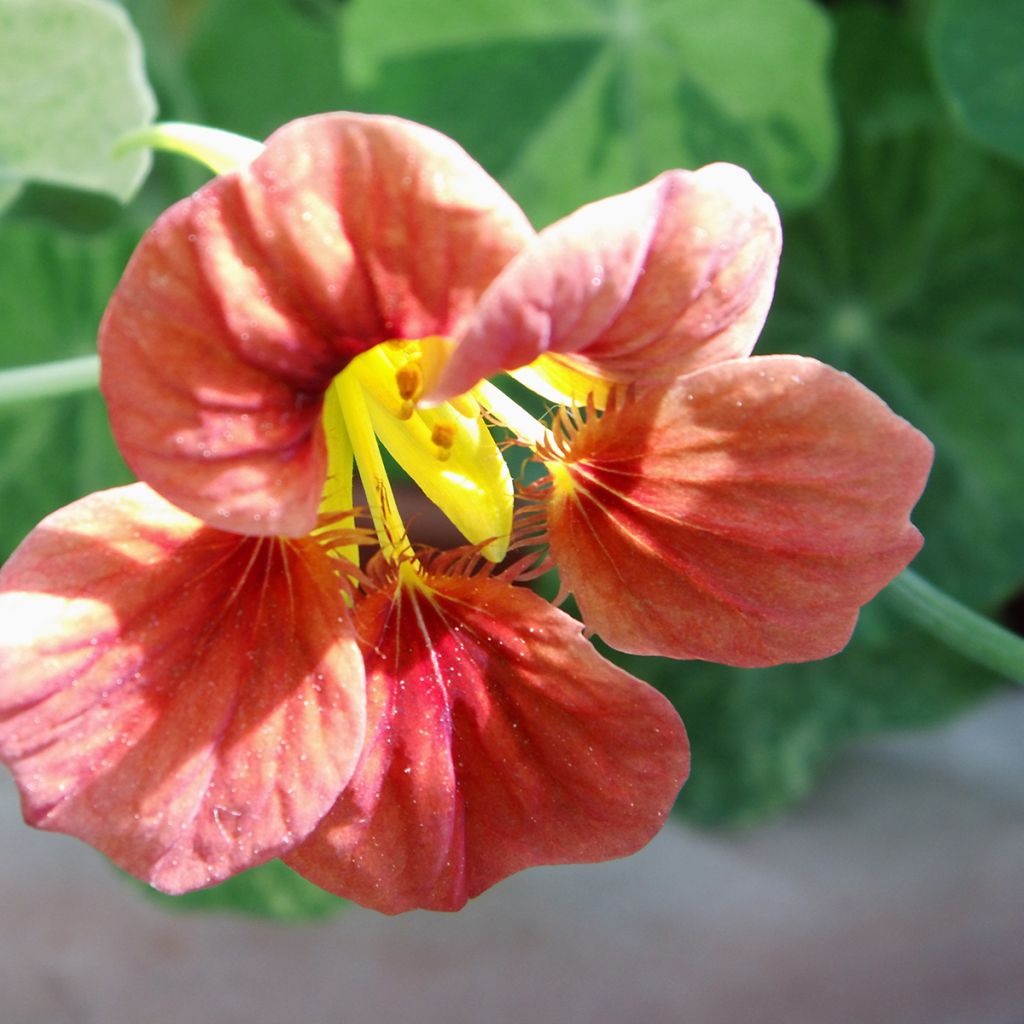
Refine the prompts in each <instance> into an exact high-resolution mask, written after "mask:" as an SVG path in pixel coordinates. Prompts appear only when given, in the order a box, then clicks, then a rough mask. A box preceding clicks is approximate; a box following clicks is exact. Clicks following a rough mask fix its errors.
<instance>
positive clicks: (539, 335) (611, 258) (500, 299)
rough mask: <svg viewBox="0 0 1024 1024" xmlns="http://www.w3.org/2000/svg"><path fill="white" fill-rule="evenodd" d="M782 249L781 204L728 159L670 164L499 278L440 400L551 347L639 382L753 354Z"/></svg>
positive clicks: (574, 220) (533, 249)
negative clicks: (697, 165)
mask: <svg viewBox="0 0 1024 1024" xmlns="http://www.w3.org/2000/svg"><path fill="white" fill-rule="evenodd" d="M780 248H781V231H780V227H779V218H778V214H777V212H776V210H775V206H774V204H773V203H772V201H771V200H770V199H769V198H768V196H766V195H765V194H764V192H762V191H761V190H760V189H759V188H758V187H757V185H755V184H754V182H753V181H752V180H751V178H750V176H749V175H748V174H747V173H746V171H743V170H741V169H740V168H739V167H734V166H732V165H731V164H711V165H710V166H708V167H704V168H702V169H701V170H699V171H668V172H666V173H665V174H662V175H661V176H659V177H658V178H656V179H654V181H652V182H650V183H649V184H647V185H644V186H643V187H641V188H638V189H635V190H634V191H632V192H627V193H624V194H622V195H618V196H612V197H610V198H608V199H602V200H600V201H598V202H596V203H592V204H590V205H589V206H584V207H583V208H581V209H580V210H577V211H576V212H575V213H573V214H570V215H569V216H568V217H566V218H565V219H564V220H561V221H559V222H558V223H557V224H553V225H552V226H551V227H549V228H547V229H545V230H544V231H542V232H541V234H540V235H539V236H538V238H537V239H536V241H534V242H533V243H532V244H531V245H530V246H529V247H527V248H526V249H524V250H523V252H522V253H520V255H519V256H518V257H517V258H516V259H515V260H514V261H513V262H512V263H510V264H509V266H508V267H507V268H506V269H505V270H504V271H503V272H502V274H501V276H500V277H499V278H498V279H497V280H496V281H495V282H494V284H493V285H492V286H491V287H490V289H489V290H488V291H487V293H486V294H485V295H484V297H483V299H482V300H481V303H480V307H479V309H478V311H477V313H476V315H475V316H474V318H473V319H472V320H471V321H470V322H469V324H468V326H467V327H466V329H465V331H464V332H463V334H462V335H460V336H459V338H458V341H459V346H458V350H457V355H456V356H455V357H454V358H453V359H452V360H451V362H450V363H449V365H448V368H447V369H446V371H445V373H444V374H443V375H442V377H441V379H440V381H439V382H438V385H437V387H436V388H435V389H434V391H433V392H432V397H433V398H444V397H447V396H448V395H451V394H458V393H460V392H461V391H464V390H466V389H467V388H468V387H471V386H472V385H473V384H475V383H476V382H477V380H479V379H480V378H482V377H489V376H492V375H493V374H495V373H497V372H499V371H501V370H512V369H516V368H518V367H521V366H526V365H528V364H530V363H532V362H533V361H534V360H535V359H537V358H538V357H540V356H543V355H545V354H559V355H561V356H562V357H564V358H565V359H566V361H567V362H569V363H576V364H577V365H578V367H579V368H580V369H581V370H583V371H585V372H588V373H591V374H594V375H596V376H598V377H601V378H604V379H606V380H609V381H614V382H619V383H625V382H633V383H640V384H647V383H653V384H664V383H666V382H667V381H668V380H670V379H671V378H672V377H673V376H675V375H677V374H679V373H683V372H688V371H692V370H695V369H698V368H700V367H703V366H710V365H712V364H714V363H717V362H721V361H723V360H727V359H734V358H737V357H741V356H746V355H748V354H749V353H750V351H751V349H752V348H753V346H754V342H755V341H756V340H757V336H758V333H759V332H760V330H761V327H762V325H763V323H764V319H765V316H766V315H767V312H768V306H769V305H770V303H771V298H772V293H773V290H774V286H775V272H776V267H777V265H778V260H779V252H780Z"/></svg>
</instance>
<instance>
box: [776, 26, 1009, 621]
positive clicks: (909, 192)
mask: <svg viewBox="0 0 1024 1024" xmlns="http://www.w3.org/2000/svg"><path fill="white" fill-rule="evenodd" d="M838 24H839V27H840V47H839V52H838V54H837V62H836V68H837V80H838V82H839V85H840V89H839V92H840V94H841V95H844V96H847V97H853V96H859V97H860V100H859V101H858V102H856V103H850V102H848V103H847V104H846V113H847V123H848V126H849V144H848V146H847V155H846V159H845V161H844V164H843V167H842V170H841V173H840V174H839V176H838V177H837V179H836V182H835V184H834V186H833V188H832V189H831V190H830V192H829V193H828V194H827V195H826V197H825V198H824V200H823V201H822V203H821V204H819V206H818V207H816V208H815V209H814V210H813V211H808V212H807V213H805V214H803V215H800V216H797V217H792V218H789V219H787V221H786V223H785V231H784V236H785V239H786V241H785V245H784V249H783V254H782V263H781V267H780V279H779V288H778V293H777V298H776V302H775V305H774V307H773V310H772V313H771V314H770V316H769V319H768V324H767V327H766V331H765V336H764V338H763V339H762V343H761V344H760V345H759V348H760V349H761V350H762V351H771V350H775V351H778V350H786V351H797V352H800V353H802V354H806V355H816V356H818V357H819V358H821V359H823V360H825V361H826V362H830V363H832V364H833V365H836V366H839V367H840V368H842V369H847V370H849V371H850V372H851V373H853V374H854V376H857V377H858V378H860V379H861V380H863V381H864V382H865V383H866V384H868V385H869V386H870V387H872V388H873V389H874V390H876V391H878V392H879V393H880V394H881V395H882V396H883V397H884V398H885V399H886V400H887V401H888V402H889V403H890V404H891V405H892V406H893V407H894V408H895V409H896V411H897V412H899V413H901V414H902V415H904V416H906V417H907V418H908V419H910V420H911V421H912V422H913V423H915V424H916V425H917V426H918V427H920V428H921V429H922V430H923V431H924V432H925V433H926V434H928V435H929V437H931V439H932V440H933V442H934V443H935V445H936V464H935V469H934V471H933V473H932V477H931V480H930V483H929V486H928V489H927V491H926V493H925V497H924V500H923V501H922V503H921V505H920V506H919V508H918V511H917V513H916V514H915V520H916V521H917V523H918V524H919V526H920V527H921V529H922V530H923V532H924V534H925V537H926V545H925V549H924V552H923V553H922V555H921V557H920V559H919V561H918V563H917V564H916V567H917V568H919V570H920V571H921V573H922V575H924V576H925V577H927V578H928V579H930V580H932V581H933V582H934V583H936V584H938V585H939V586H941V587H942V588H944V589H947V590H949V591H950V592H951V593H952V594H953V595H954V596H956V597H957V598H959V599H960V600H962V601H964V602H965V603H967V604H969V605H972V606H973V607H975V608H977V609H980V610H982V611H984V612H987V613H989V614H994V613H995V612H996V611H997V609H998V607H999V605H1000V604H1001V603H1002V602H1003V601H1005V600H1006V599H1007V597H1008V596H1009V595H1010V594H1011V593H1013V592H1014V591H1015V590H1016V589H1017V588H1019V587H1020V586H1021V585H1022V584H1024V476H1022V475H1021V471H1020V467H1021V466H1022V465H1024V424H1022V409H1021V402H1020V396H1021V395H1024V344H1022V339H1024V307H1022V306H1021V303H1020V296H1021V295H1022V294H1024V204H1022V203H1021V201H1020V197H1021V195H1022V194H1024V173H1022V172H1021V170H1020V169H1018V168H1015V167H1013V166H1011V165H1009V164H1007V163H1005V162H1003V161H998V160H994V159H992V158H989V157H987V156H986V155H985V154H984V153H981V152H979V151H978V150H977V148H976V147H974V146H971V145H970V144H969V143H967V142H966V141H964V140H962V139H961V138H960V137H959V136H958V135H957V134H956V133H954V132H952V131H951V130H950V127H949V125H948V123H947V122H946V121H944V120H943V118H942V116H941V113H940V108H939V106H938V105H937V104H934V103H933V104H931V105H929V104H927V103H925V102H923V101H922V96H923V94H924V92H925V90H927V88H928V86H927V70H926V65H925V62H924V60H923V49H922V43H921V41H920V39H918V38H916V37H915V36H913V35H912V34H911V33H910V32H909V31H908V30H907V29H906V28H905V26H904V25H903V23H902V22H900V21H899V20H898V19H897V18H895V17H894V16H892V15H888V14H885V13H884V12H882V11H879V10H877V9H871V8H853V9H847V10H840V12H839V17H838ZM896 68H898V69H899V72H898V77H897V78H896V79H895V80H893V81H892V82H890V86H889V90H888V92H889V94H890V95H891V94H892V93H893V92H896V91H897V90H898V91H899V92H900V93H901V95H903V96H904V98H905V100H906V102H904V104H903V109H904V110H907V109H916V110H917V112H918V116H916V117H915V118H911V119H904V120H902V121H896V122H891V121H890V122H888V123H887V122H886V120H885V118H884V116H882V113H881V112H882V111H883V109H884V107H885V105H884V104H883V103H881V102H879V99H880V97H881V96H883V95H884V94H886V92H887V90H886V86H885V82H886V75H887V74H888V69H896ZM909 68H918V69H919V70H920V76H921V77H920V79H919V80H918V81H917V82H916V84H912V83H911V82H909V81H908V78H907V69H909ZM872 76H873V77H874V78H875V80H876V83H877V84H876V86H875V87H874V89H873V90H872V95H867V94H865V93H864V92H863V89H862V87H861V86H860V85H859V83H862V82H863V80H864V79H865V78H866V77H872ZM858 90H860V91H858ZM915 97H916V98H915ZM892 108H893V104H892V102H891V101H889V102H888V109H890V110H891V109H892ZM886 125H887V126H886Z"/></svg>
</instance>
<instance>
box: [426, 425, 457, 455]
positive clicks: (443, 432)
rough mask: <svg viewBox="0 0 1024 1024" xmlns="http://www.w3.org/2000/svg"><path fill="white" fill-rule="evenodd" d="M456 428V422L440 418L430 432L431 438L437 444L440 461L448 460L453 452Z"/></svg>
mask: <svg viewBox="0 0 1024 1024" xmlns="http://www.w3.org/2000/svg"><path fill="white" fill-rule="evenodd" d="M455 429H456V428H455V424H454V423H449V422H447V421H445V420H439V421H438V422H437V423H435V424H434V429H433V430H432V431H431V432H430V440H431V441H432V442H433V443H434V444H435V445H436V446H437V452H436V454H437V458H438V461H440V462H447V461H448V458H449V456H450V455H451V453H452V446H453V445H454V444H455Z"/></svg>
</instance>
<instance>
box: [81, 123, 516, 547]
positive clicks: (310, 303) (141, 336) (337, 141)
mask: <svg viewBox="0 0 1024 1024" xmlns="http://www.w3.org/2000/svg"><path fill="white" fill-rule="evenodd" d="M532 236H533V230H532V229H531V228H530V226H529V224H528V222H527V221H526V218H525V216H524V215H523V213H522V212H521V211H520V210H519V208H518V207H517V206H516V205H515V203H514V202H513V201H512V200H511V199H510V198H509V197H508V196H507V195H506V194H505V193H504V192H503V191H502V189H501V188H500V187H499V186H498V185H497V184H496V183H495V182H494V181H493V180H492V179H491V178H490V177H489V176H488V175H487V174H486V172H484V170H483V169H482V168H481V167H480V166H479V165H478V164H477V163H475V162H474V161H473V160H472V159H471V158H470V157H469V156H468V155H467V154H466V153H465V152H464V151H463V150H462V149H461V148H460V147H459V146H457V145H456V144H455V143H454V142H452V141H451V140H450V139H447V138H446V137H444V136H443V135H440V134H438V133H437V132H434V131H432V130H430V129H429V128H424V127H422V126H420V125H415V124H412V123H410V122H407V121H402V120H399V119H397V118H387V117H370V116H364V115H357V114H324V115H319V116H316V117H311V118H306V119H304V120H300V121H296V122H293V123H292V124H290V125H287V126H285V127H284V128H282V129H281V130H280V131H279V132H277V133H276V134H275V135H273V136H271V138H270V139H269V140H268V142H267V145H266V148H265V149H264V151H263V153H262V154H261V155H260V156H259V157H258V158H257V159H256V160H255V161H254V162H253V163H252V164H251V165H250V166H249V167H247V168H245V169H243V170H240V171H238V172H237V173H233V174H228V175H224V176H222V177H219V178H216V179H215V180H214V181H212V182H210V183H209V184H208V185H206V186H205V187H204V188H202V189H200V190H199V192H197V193H196V194H195V195H193V196H191V197H190V198H188V199H185V200H183V201H182V202H180V203H178V204H177V205H176V206H174V207H172V208H171V209H170V210H168V211H167V212H166V213H165V214H164V215H163V216H162V217H161V218H160V219H159V220H158V221H157V222H156V224H155V225H154V226H153V228H152V229H151V230H150V231H149V232H148V233H147V235H146V236H145V237H144V238H143V240H142V242H141V243H140V245H139V247H138V249H137V250H136V252H135V254H134V256H133V257H132V259H131V261H130V263H129V265H128V268H127V270H126V271H125V274H124V276H123V278H122V280H121V282H120V284H119V285H118V287H117V289H116V291H115V293H114V295H113V298H112V299H111V302H110V305H109V306H108V308H107V312H106V315H105V317H104V320H103V324H102V326H101V329H100V355H101V359H102V388H103V392H104V395H105V396H106V398H107V402H108V405H109V407H110V414H111V421H112V424H113V429H114V434H115V437H116V438H117V442H118V444H119V446H120V448H121V451H122V452H123V454H124V456H125V459H126V460H127V462H128V463H129V465H130V466H131V467H132V468H133V469H134V470H135V472H136V473H137V474H138V475H139V476H140V477H141V478H142V479H144V480H145V481H146V482H147V483H149V484H150V485H152V486H153V487H154V488H155V489H156V490H158V491H159V492H160V493H162V494H163V495H164V496H165V497H167V498H168V499H170V500H172V501H174V502H175V503H176V504H178V505H180V506H181V507H182V508H184V509H186V510H187V511H189V512H191V513H193V514H194V515H197V516H199V517H200V518H202V519H204V520H206V521H207V522H209V523H211V524H212V525H215V526H217V527H220V528H223V529H226V530H232V531H236V532H240V533H249V534H262V535H281V534H285V535H294V536H301V535H303V534H305V533H307V532H309V530H310V529H312V527H313V524H314V522H315V519H316V511H317V504H318V502H319V499H320V493H321V490H322V488H323V484H324V477H325V472H326V470H325V455H324V442H323V437H322V429H321V425H320V412H321V400H322V396H323V393H324V391H325V389H326V388H327V386H328V384H329V383H330V382H331V380H332V379H333V377H334V375H335V374H337V373H338V372H339V371H340V370H341V369H342V368H344V366H345V365H346V364H347V363H348V361H349V360H350V359H351V358H352V357H353V356H354V355H356V354H358V353H359V352H362V351H364V350H365V349H367V348H369V347H370V346H372V345H375V344H377V343H379V342H381V341H384V340H386V339H389V338H421V337H424V336H427V335H448V334H453V333H454V332H456V331H458V330H460V329H461V324H462V323H463V321H464V320H465V318H466V316H467V314H468V312H469V311H470V310H471V309H472V308H473V307H474V305H475V304H476V302H477V299H478V298H479V296H480V295H481V293H482V292H483V291H484V289H485V288H486V287H487V286H488V285H489V284H490V282H491V281H492V280H493V278H494V277H495V276H496V275H497V273H498V272H499V271H500V270H501V268H502V267H503V266H504V265H505V264H506V263H507V262H508V260H509V259H510V258H511V257H512V256H513V255H514V254H515V253H516V252H517V251H518V250H519V249H520V248H521V247H522V246H523V245H524V244H525V243H526V242H527V241H528V240H529V239H530V238H531V237H532Z"/></svg>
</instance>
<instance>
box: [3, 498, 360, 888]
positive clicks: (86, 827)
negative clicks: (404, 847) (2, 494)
mask: <svg viewBox="0 0 1024 1024" xmlns="http://www.w3.org/2000/svg"><path fill="white" fill-rule="evenodd" d="M0 679H2V680H3V687H2V689H0V757H2V758H3V760H4V761H5V762H6V763H7V764H8V765H9V766H10V768H11V770H12V771H13V773H14V776H15V779H16V781H17V783H18V786H19V788H20V790H21V796H22V806H23V809H24V813H25V817H26V819H27V820H28V821H29V822H30V823H31V824H33V825H36V826H38V827H40V828H44V829H50V830H53V831H57V832H66V833H68V834H70V835H74V836H77V837H78V838H80V839H84V840H85V841H86V842H88V843H91V844H92V845H93V846H95V847H97V848H98V849H100V850H102V851H103V852H104V853H106V854H107V855H108V856H109V857H110V858H111V859H112V860H113V861H114V862H115V863H117V864H118V865H119V866H120V867H122V868H124V870H126V871H129V872H131V873H132V874H133V875H136V876H137V877H139V878H142V879H144V880H146V881H148V882H150V883H151V884H152V885H154V886H156V887H157V888H160V889H163V890H165V891H167V892H182V891H185V890H188V889H195V888H199V887H201V886H205V885H209V884H211V883H213V882H217V881H219V880H221V879H223V878H226V877H228V876H230V875H232V874H235V873H236V872H238V871H241V870H243V869H244V868H247V867H250V866H252V865H253V864H258V863H260V862H262V861H265V860H267V859H269V858H271V857H274V856H277V855H279V854H280V853H281V852H283V851H285V850H287V849H289V848H290V847H292V846H293V845H295V843H297V842H299V841H300V840H302V839H303V838H304V837H305V836H306V835H307V834H308V833H309V832H310V831H311V830H312V829H313V828H314V827H315V826H316V824H317V823H318V822H319V820H320V818H321V817H322V815H323V814H324V812H325V811H326V810H328V809H329V808H330V807H331V805H332V804H333V803H334V801H335V800H336V798H337V796H338V793H339V792H340V791H341V790H342V789H343V788H344V786H345V784H346V783H347V782H348V780H349V777H350V775H351V773H352V770H353V768H354V766H355V763H356V760H357V758H358V755H359V750H360V747H361V744H362V739H363V733H364V726H365V693H364V674H363V667H362V659H361V657H360V655H359V651H358V645H357V644H356V642H355V636H354V632H353V629H352V625H351V620H350V617H349V616H348V614H347V612H346V609H345V604H344V601H343V599H342V595H341V592H340V589H339V587H338V586H337V580H336V578H335V576H334V574H333V571H332V569H331V565H330V560H329V559H328V558H327V556H326V555H325V553H324V552H323V551H322V549H320V548H319V547H318V546H317V545H316V544H315V542H313V541H296V542H282V541H278V540H270V539H259V538H245V537H239V536H236V535H234V534H227V533H222V532H220V531H218V530H213V529H211V528H210V527H207V526H205V525H204V524H203V523H201V522H200V521H199V520H196V519H193V518H192V517H191V516H188V515H186V514H185V513H183V512H180V511H179V510H178V509H176V508H174V507H173V506H171V505H169V504H168V503H166V502H165V501H164V500H163V499H161V498H159V497H158V496H157V495H155V494H154V493H153V492H152V491H150V490H149V489H148V488H147V487H145V486H144V485H142V484H135V485H133V486H130V487H124V488H119V489H117V490H113V491H105V492H102V493H99V494H93V495H91V496H89V497H87V498H84V499H82V500H81V501H78V502H75V503H74V504H73V505H70V506H68V507H67V508H65V509H62V510H61V511H59V512H56V513H54V514H53V515H52V516H50V517H49V518H48V519H46V520H44V522H43V523H42V524H40V526H39V527H37V528H36V530H34V531H33V532H32V533H31V534H30V535H29V537H28V538H27V539H26V540H25V542H24V543H23V544H22V546H21V547H20V548H19V549H18V550H17V551H16V552H15V554H14V555H13V556H12V557H11V559H10V561H9V562H8V563H7V564H6V565H5V566H4V568H3V570H2V571H0Z"/></svg>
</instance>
